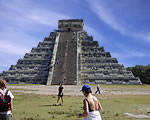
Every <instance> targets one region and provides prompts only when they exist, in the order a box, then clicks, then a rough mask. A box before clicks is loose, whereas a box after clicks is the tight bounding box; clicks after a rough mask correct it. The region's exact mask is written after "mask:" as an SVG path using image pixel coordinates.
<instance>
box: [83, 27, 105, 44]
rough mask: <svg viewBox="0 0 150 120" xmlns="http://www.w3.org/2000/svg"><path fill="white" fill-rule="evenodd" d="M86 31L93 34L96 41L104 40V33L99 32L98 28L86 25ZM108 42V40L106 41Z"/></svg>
mask: <svg viewBox="0 0 150 120" xmlns="http://www.w3.org/2000/svg"><path fill="white" fill-rule="evenodd" d="M84 29H85V31H87V32H88V34H89V35H92V36H93V39H94V40H96V41H100V42H104V37H103V35H102V34H100V33H98V32H97V31H96V29H94V28H92V27H91V26H89V25H85V26H84ZM105 42H106V41H105Z"/></svg>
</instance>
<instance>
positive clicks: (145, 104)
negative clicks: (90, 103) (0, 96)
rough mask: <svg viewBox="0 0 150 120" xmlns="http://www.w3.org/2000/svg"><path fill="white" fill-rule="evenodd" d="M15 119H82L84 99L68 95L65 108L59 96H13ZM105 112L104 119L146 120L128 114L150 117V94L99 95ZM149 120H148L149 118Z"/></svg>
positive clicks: (15, 94) (17, 94)
mask: <svg viewBox="0 0 150 120" xmlns="http://www.w3.org/2000/svg"><path fill="white" fill-rule="evenodd" d="M13 94H14V96H15V99H14V102H13V103H14V111H13V120H81V118H78V117H77V114H78V113H80V112H82V111H83V110H82V100H83V98H84V97H83V96H64V99H65V102H64V106H55V105H54V104H55V103H56V100H57V96H56V95H51V96H50V95H49V96H48V95H35V94H24V93H13ZM97 98H98V99H99V100H100V101H101V104H102V106H103V109H104V112H103V113H101V116H102V118H103V120H143V119H136V118H128V117H127V116H126V115H124V113H126V112H128V113H133V114H145V115H150V96H149V95H109V94H102V95H97ZM146 120H148V119H146Z"/></svg>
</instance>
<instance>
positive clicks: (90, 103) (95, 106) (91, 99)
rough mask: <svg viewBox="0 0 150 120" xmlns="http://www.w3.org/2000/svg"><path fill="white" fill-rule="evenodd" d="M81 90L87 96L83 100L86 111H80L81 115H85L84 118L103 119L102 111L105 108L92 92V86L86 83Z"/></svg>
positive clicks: (91, 119) (87, 119) (85, 119)
mask: <svg viewBox="0 0 150 120" xmlns="http://www.w3.org/2000/svg"><path fill="white" fill-rule="evenodd" d="M81 91H82V93H83V95H84V96H85V98H84V100H83V110H84V112H83V113H80V114H79V117H84V118H83V120H102V118H101V115H100V112H102V111H103V108H102V106H101V104H100V102H99V101H98V99H97V98H96V97H95V96H93V95H92V94H91V93H92V90H91V87H90V86H89V85H84V86H83V87H82V89H81Z"/></svg>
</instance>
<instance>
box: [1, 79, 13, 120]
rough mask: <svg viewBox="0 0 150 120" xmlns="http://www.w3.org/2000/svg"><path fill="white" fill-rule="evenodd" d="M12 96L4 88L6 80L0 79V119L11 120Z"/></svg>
mask: <svg viewBox="0 0 150 120" xmlns="http://www.w3.org/2000/svg"><path fill="white" fill-rule="evenodd" d="M13 98H14V96H13V94H12V93H11V92H10V91H9V90H8V89H7V88H6V80H0V120H12V110H13V103H12V99H13Z"/></svg>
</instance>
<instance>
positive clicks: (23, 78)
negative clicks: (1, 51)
mask: <svg viewBox="0 0 150 120" xmlns="http://www.w3.org/2000/svg"><path fill="white" fill-rule="evenodd" d="M55 39H56V33H55V32H51V33H50V36H49V37H46V38H45V39H44V41H43V42H39V44H38V46H37V47H35V48H32V50H31V52H30V53H26V54H25V56H24V58H23V59H19V60H18V62H17V64H16V65H11V67H10V68H9V70H8V71H4V72H3V73H2V74H1V76H0V77H1V78H4V79H6V80H7V82H9V83H15V84H16V83H28V84H46V83H47V78H48V73H49V69H50V67H49V66H50V63H51V58H52V53H53V48H54V44H55Z"/></svg>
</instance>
